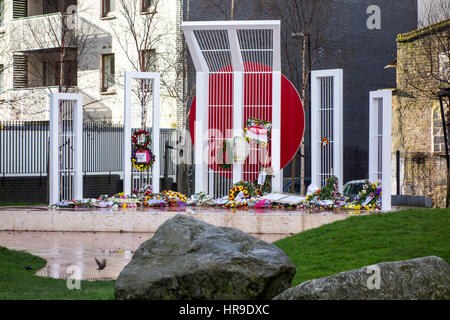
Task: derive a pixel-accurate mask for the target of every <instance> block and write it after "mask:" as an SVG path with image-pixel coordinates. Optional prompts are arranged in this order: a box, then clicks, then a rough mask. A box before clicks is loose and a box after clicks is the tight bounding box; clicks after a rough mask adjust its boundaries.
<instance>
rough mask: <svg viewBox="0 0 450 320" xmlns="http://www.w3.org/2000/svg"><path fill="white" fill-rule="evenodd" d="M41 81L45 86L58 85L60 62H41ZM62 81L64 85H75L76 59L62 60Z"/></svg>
mask: <svg viewBox="0 0 450 320" xmlns="http://www.w3.org/2000/svg"><path fill="white" fill-rule="evenodd" d="M42 65H43V66H42V71H43V72H42V74H43V77H42V82H43V85H44V86H45V87H52V86H59V82H60V81H59V79H60V78H61V75H60V71H61V63H60V62H56V63H55V62H43V63H42ZM62 71H63V74H62V77H63V82H62V85H63V86H64V87H73V86H76V85H77V62H76V60H65V61H64V62H63V70H62Z"/></svg>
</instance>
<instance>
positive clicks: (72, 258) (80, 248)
mask: <svg viewBox="0 0 450 320" xmlns="http://www.w3.org/2000/svg"><path fill="white" fill-rule="evenodd" d="M152 236H153V233H134V232H133V233H131V232H128V233H125V232H123V233H120V232H32V231H0V246H4V247H7V248H9V249H12V250H17V251H26V252H29V253H31V254H34V255H36V256H39V257H42V258H44V259H45V260H47V265H46V266H45V267H44V268H42V269H40V270H38V271H37V272H36V275H39V276H43V277H51V278H56V279H66V278H68V277H69V276H71V275H72V274H73V272H74V271H73V270H74V269H76V270H79V272H80V276H81V278H82V279H83V280H114V279H116V278H117V276H118V275H119V273H120V271H122V269H123V268H124V267H125V266H126V265H127V264H128V262H129V261H130V260H131V258H132V257H133V254H134V252H135V251H136V249H137V248H138V247H139V245H140V244H141V243H143V242H144V241H146V240H147V239H149V238H151V237H152ZM254 236H256V237H258V238H260V239H262V240H264V241H267V242H274V241H277V240H279V239H282V238H284V237H287V236H289V235H280V234H276V235H274V234H264V235H254ZM95 258H97V259H98V260H99V261H102V260H103V259H106V268H105V269H103V270H97V268H98V266H97V263H96V262H95ZM73 266H76V267H75V268H74V267H73Z"/></svg>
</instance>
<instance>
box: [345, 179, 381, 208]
mask: <svg viewBox="0 0 450 320" xmlns="http://www.w3.org/2000/svg"><path fill="white" fill-rule="evenodd" d="M381 197H382V192H381V187H380V183H379V182H376V183H368V184H366V185H364V187H363V189H362V190H361V191H360V192H359V193H358V196H357V197H356V199H355V201H354V202H353V203H350V204H348V205H347V206H346V209H354V210H376V209H381Z"/></svg>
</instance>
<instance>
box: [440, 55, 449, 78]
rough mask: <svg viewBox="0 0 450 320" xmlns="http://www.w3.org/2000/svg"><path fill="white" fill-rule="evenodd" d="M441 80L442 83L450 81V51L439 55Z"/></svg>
mask: <svg viewBox="0 0 450 320" xmlns="http://www.w3.org/2000/svg"><path fill="white" fill-rule="evenodd" d="M439 78H440V79H441V80H442V81H448V80H449V79H450V51H449V52H440V53H439Z"/></svg>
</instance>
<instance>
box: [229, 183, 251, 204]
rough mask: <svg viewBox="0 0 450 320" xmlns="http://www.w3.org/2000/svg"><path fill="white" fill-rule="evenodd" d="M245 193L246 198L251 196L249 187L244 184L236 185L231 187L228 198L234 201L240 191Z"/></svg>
mask: <svg viewBox="0 0 450 320" xmlns="http://www.w3.org/2000/svg"><path fill="white" fill-rule="evenodd" d="M241 191H242V192H243V193H244V197H245V198H250V193H249V192H248V190H247V188H246V187H244V186H234V187H233V188H231V189H230V192H229V193H228V200H230V201H234V200H236V195H237V194H239V193H240V192H241Z"/></svg>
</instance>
